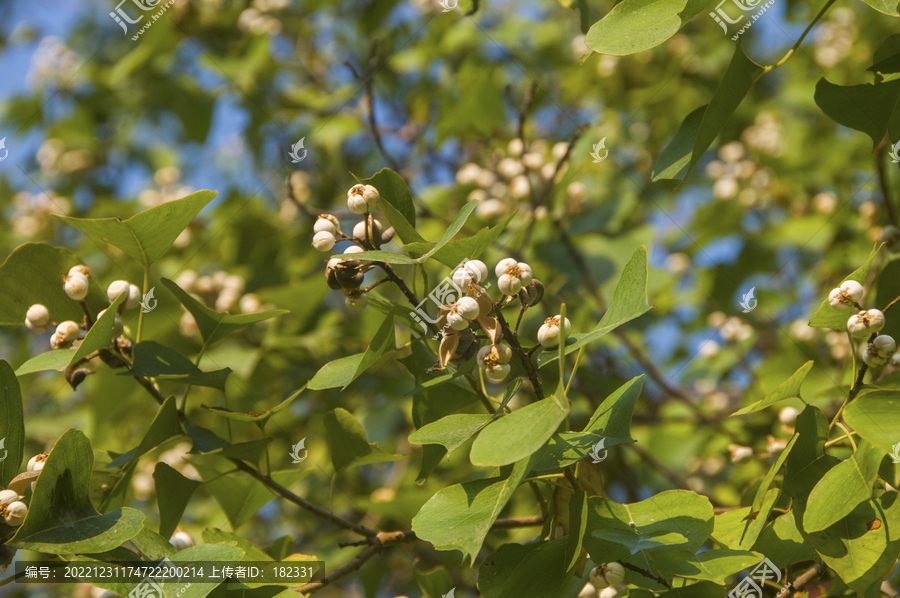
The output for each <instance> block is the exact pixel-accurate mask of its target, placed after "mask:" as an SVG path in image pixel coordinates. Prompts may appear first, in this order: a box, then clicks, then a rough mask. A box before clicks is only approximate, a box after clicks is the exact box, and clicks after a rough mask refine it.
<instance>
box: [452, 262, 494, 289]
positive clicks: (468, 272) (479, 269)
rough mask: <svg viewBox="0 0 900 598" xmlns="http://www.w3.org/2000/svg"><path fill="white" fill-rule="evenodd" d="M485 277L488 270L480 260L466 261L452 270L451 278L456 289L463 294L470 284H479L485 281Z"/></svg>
mask: <svg viewBox="0 0 900 598" xmlns="http://www.w3.org/2000/svg"><path fill="white" fill-rule="evenodd" d="M487 276H488V269H487V266H486V265H485V264H484V262H482V261H481V260H467V261H465V262H463V263H462V264H460V265H459V267H458V268H457V269H456V270H454V272H453V276H452V277H451V278H452V280H453V284H454V285H456V288H458V289H460V290H461V291H462V292H464V293H465V292H466V291H467V290H468V289H469V284H470V283H474V284H481V283H482V282H483V281H485V280H487Z"/></svg>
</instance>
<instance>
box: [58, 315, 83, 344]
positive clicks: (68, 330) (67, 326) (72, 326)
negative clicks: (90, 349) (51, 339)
mask: <svg viewBox="0 0 900 598" xmlns="http://www.w3.org/2000/svg"><path fill="white" fill-rule="evenodd" d="M80 331H81V329H80V328H79V327H78V324H76V323H75V322H73V321H72V320H66V321H65V322H62V323H61V324H60V325H59V326H57V327H56V334H58V335H59V337H60V338H61V339H63V341H64V342H68V343H70V342H72V341H74V340H77V339H78V335H79V332H80Z"/></svg>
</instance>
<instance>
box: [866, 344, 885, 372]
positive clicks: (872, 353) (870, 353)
mask: <svg viewBox="0 0 900 598" xmlns="http://www.w3.org/2000/svg"><path fill="white" fill-rule="evenodd" d="M861 353H862V359H863V362H865V364H866V365H867V366H869V367H870V368H880V367H881V366H883V365H884V364H886V363H887V357H882V356H881V355H879V354H878V352H877V351H876V350H875V347H874V346H873V345H872V344H871V343H870V344H868V345H866V346H864V347H863V348H862V352H861Z"/></svg>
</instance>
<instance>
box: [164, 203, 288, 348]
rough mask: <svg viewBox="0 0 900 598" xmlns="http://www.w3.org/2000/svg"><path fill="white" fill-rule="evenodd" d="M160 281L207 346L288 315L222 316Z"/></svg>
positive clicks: (279, 311)
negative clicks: (189, 313)
mask: <svg viewBox="0 0 900 598" xmlns="http://www.w3.org/2000/svg"><path fill="white" fill-rule="evenodd" d="M163 205H166V204H163ZM161 281H162V283H163V284H164V285H165V286H166V288H167V289H169V290H170V291H172V294H173V295H175V297H176V298H177V299H178V300H179V301H180V302H181V304H182V305H184V307H185V308H186V309H187V310H188V311H189V312H191V315H192V316H194V320H195V321H196V322H197V328H199V329H200V334H201V336H202V337H203V342H204V343H205V344H206V345H207V346H208V345H211V344H213V343H214V342H216V341H218V340H220V339H222V338H224V337H225V336H227V335H229V334H231V333H232V332H234V331H235V330H240V329H241V328H243V327H244V326H249V325H250V324H256V323H257V322H262V321H264V320H268V319H271V318H274V317H277V316H281V315H284V314H286V313H289V312H288V311H287V310H284V309H271V310H269V311H264V312H259V313H255V314H238V315H230V314H223V313H219V312H216V311H213V310H211V309H209V308H208V307H206V306H205V305H203V304H202V303H200V302H199V301H197V300H196V299H194V298H193V297H191V296H190V295H188V294H187V293H185V292H184V291H183V290H181V288H180V287H179V286H178V285H177V284H175V283H174V282H172V281H171V280H169V279H167V278H163V279H161Z"/></svg>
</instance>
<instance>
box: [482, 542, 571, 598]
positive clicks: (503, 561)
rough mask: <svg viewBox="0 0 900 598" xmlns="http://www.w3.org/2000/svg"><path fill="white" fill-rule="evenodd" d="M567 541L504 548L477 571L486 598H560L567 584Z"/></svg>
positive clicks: (511, 545)
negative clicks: (525, 597)
mask: <svg viewBox="0 0 900 598" xmlns="http://www.w3.org/2000/svg"><path fill="white" fill-rule="evenodd" d="M566 546H567V544H566V538H560V539H558V540H551V541H549V542H535V543H532V544H524V545H523V544H515V543H511V544H504V545H502V546H501V547H500V548H498V549H497V551H496V552H494V553H493V554H491V555H490V556H489V557H487V558H486V559H485V560H484V561H483V562H482V563H481V566H480V567H479V568H478V589H479V590H481V593H482V595H484V597H485V598H522V597H523V596H540V597H541V598H558V597H559V596H561V593H562V591H563V588H564V587H565V584H566V565H567V553H566Z"/></svg>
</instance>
